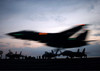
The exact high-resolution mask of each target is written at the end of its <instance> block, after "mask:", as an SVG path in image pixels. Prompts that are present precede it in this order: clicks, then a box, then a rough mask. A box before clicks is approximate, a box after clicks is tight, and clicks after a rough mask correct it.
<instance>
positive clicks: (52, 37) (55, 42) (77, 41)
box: [7, 24, 88, 48]
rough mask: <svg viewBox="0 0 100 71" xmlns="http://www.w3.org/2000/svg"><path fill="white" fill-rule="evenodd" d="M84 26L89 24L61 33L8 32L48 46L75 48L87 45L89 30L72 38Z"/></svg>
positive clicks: (19, 37)
mask: <svg viewBox="0 0 100 71" xmlns="http://www.w3.org/2000/svg"><path fill="white" fill-rule="evenodd" d="M84 26H87V25H86V24H81V25H78V26H75V27H73V28H71V29H69V30H66V31H63V32H59V33H41V32H34V31H19V32H12V33H8V34H7V35H10V36H13V37H14V38H16V39H22V40H33V41H39V42H42V43H46V44H47V45H48V46H52V47H56V48H74V47H80V46H84V45H87V41H85V39H86V36H87V33H88V30H84V32H83V33H80V34H79V35H78V36H77V37H76V38H70V37H71V36H72V35H74V34H75V33H77V32H78V31H80V30H81V29H83V28H84Z"/></svg>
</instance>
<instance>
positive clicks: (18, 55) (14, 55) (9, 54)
mask: <svg viewBox="0 0 100 71" xmlns="http://www.w3.org/2000/svg"><path fill="white" fill-rule="evenodd" d="M23 57H24V55H22V51H21V52H20V53H19V54H17V51H16V52H15V54H14V53H13V52H12V51H11V50H9V52H8V53H7V54H6V55H5V58H6V59H7V58H9V59H20V58H22V59H23Z"/></svg>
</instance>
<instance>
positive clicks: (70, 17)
mask: <svg viewBox="0 0 100 71" xmlns="http://www.w3.org/2000/svg"><path fill="white" fill-rule="evenodd" d="M99 23H100V0H0V48H1V49H3V50H7V49H11V48H13V49H14V50H15V49H19V50H20V49H22V48H24V50H25V49H26V48H27V49H29V50H30V49H33V51H31V53H32V52H33V53H35V54H37V55H38V54H39V52H40V51H41V52H43V51H42V50H41V49H43V48H44V49H45V50H47V49H48V50H50V49H49V48H50V47H46V46H45V47H44V46H43V44H40V43H37V42H35V41H23V40H16V39H12V38H10V37H6V36H5V35H4V34H6V33H9V32H15V31H21V30H33V31H39V32H49V33H55V32H60V31H63V30H66V29H69V28H71V27H73V26H75V25H76V24H92V25H90V28H89V29H90V30H91V31H92V33H91V35H90V36H89V38H90V40H92V39H93V40H94V39H96V40H99V41H100V32H99V30H100V24H99ZM18 44H19V45H18ZM95 45H96V47H97V51H100V48H99V47H100V46H99V45H100V44H99V42H95V43H94V44H92V45H90V46H86V47H88V48H89V47H92V48H94V47H95ZM97 45H98V46H97ZM40 46H41V47H40ZM92 48H89V49H88V50H90V51H91V50H92V51H93V49H92ZM34 49H37V50H34ZM94 49H96V48H94ZM36 51H37V52H36ZM95 52H96V50H95ZM33 55H34V54H33ZM93 55H95V56H96V55H98V56H100V54H99V52H98V53H94V54H93Z"/></svg>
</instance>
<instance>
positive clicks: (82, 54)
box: [59, 48, 87, 58]
mask: <svg viewBox="0 0 100 71" xmlns="http://www.w3.org/2000/svg"><path fill="white" fill-rule="evenodd" d="M59 55H63V56H67V58H69V57H70V58H74V57H80V58H82V57H84V58H87V54H86V53H85V48H84V49H83V51H82V52H80V50H79V49H78V50H77V52H72V51H69V50H66V51H64V52H61V51H60V54H59Z"/></svg>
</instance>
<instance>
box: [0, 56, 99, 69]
mask: <svg viewBox="0 0 100 71" xmlns="http://www.w3.org/2000/svg"><path fill="white" fill-rule="evenodd" d="M0 70H100V58H86V59H85V58H83V59H35V60H10V59H1V60H0Z"/></svg>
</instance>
